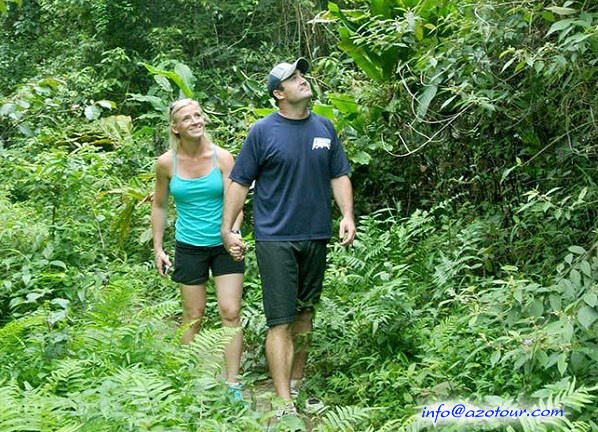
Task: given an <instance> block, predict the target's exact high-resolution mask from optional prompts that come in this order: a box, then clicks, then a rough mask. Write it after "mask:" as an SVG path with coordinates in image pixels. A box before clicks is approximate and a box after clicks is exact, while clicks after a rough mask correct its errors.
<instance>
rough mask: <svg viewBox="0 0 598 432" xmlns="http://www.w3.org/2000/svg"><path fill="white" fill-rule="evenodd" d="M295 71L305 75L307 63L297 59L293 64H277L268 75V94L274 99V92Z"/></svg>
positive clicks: (302, 59)
mask: <svg viewBox="0 0 598 432" xmlns="http://www.w3.org/2000/svg"><path fill="white" fill-rule="evenodd" d="M296 69H299V70H300V71H301V72H303V73H307V71H308V70H309V63H308V62H307V60H305V59H304V58H303V57H301V58H298V59H297V60H296V61H295V63H279V64H277V65H276V66H274V67H273V68H272V70H271V71H270V74H269V75H268V84H267V86H268V93H269V94H270V96H272V97H274V90H276V89H277V88H278V85H279V84H280V83H281V82H282V81H284V80H286V79H287V78H288V77H290V76H291V75H293V72H295V70H296Z"/></svg>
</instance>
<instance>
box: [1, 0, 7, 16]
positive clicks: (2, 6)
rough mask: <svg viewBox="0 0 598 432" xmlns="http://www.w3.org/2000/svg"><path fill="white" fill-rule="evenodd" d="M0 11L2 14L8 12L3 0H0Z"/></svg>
mask: <svg viewBox="0 0 598 432" xmlns="http://www.w3.org/2000/svg"><path fill="white" fill-rule="evenodd" d="M0 12H1V13H2V14H4V15H6V14H8V9H7V8H6V4H5V3H4V0H0Z"/></svg>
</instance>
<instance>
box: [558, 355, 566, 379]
mask: <svg viewBox="0 0 598 432" xmlns="http://www.w3.org/2000/svg"><path fill="white" fill-rule="evenodd" d="M557 367H558V369H559V372H560V373H561V375H565V372H566V371H567V353H561V354H560V355H559V359H558V361H557Z"/></svg>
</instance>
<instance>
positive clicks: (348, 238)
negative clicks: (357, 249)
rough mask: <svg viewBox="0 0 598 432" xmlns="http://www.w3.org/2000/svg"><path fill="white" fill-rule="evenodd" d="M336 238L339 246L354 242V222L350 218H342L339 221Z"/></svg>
mask: <svg viewBox="0 0 598 432" xmlns="http://www.w3.org/2000/svg"><path fill="white" fill-rule="evenodd" d="M338 238H339V239H340V241H341V246H349V245H352V244H353V240H355V222H354V221H353V219H352V218H348V217H344V218H342V219H341V224H340V228H339V230H338Z"/></svg>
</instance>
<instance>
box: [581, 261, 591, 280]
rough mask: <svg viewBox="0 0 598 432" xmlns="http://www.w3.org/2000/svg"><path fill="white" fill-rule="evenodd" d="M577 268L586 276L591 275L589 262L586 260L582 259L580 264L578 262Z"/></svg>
mask: <svg viewBox="0 0 598 432" xmlns="http://www.w3.org/2000/svg"><path fill="white" fill-rule="evenodd" d="M579 268H580V269H581V271H582V272H583V274H585V275H586V276H587V277H592V268H591V267H590V263H589V262H587V261H586V260H583V261H582V262H581V264H579Z"/></svg>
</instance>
